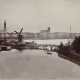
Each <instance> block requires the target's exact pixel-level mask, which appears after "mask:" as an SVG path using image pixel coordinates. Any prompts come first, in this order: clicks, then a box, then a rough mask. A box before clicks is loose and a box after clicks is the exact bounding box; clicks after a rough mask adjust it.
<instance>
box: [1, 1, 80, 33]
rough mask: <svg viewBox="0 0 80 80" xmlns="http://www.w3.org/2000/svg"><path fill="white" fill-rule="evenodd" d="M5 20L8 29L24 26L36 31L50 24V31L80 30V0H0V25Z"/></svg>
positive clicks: (28, 29)
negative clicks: (70, 28)
mask: <svg viewBox="0 0 80 80" xmlns="http://www.w3.org/2000/svg"><path fill="white" fill-rule="evenodd" d="M4 19H5V20H6V21H7V27H8V31H13V30H15V29H18V28H17V27H18V26H17V25H21V26H23V27H24V31H28V32H29V31H30V32H38V31H39V30H41V29H45V28H47V27H48V26H49V24H50V26H51V31H53V32H54V31H55V32H57V31H60V32H61V31H62V32H64V31H68V32H69V26H70V24H71V26H72V32H80V0H0V25H1V26H2V23H3V21H4Z"/></svg>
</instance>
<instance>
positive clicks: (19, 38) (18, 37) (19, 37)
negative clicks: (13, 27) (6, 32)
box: [14, 27, 23, 42]
mask: <svg viewBox="0 0 80 80" xmlns="http://www.w3.org/2000/svg"><path fill="white" fill-rule="evenodd" d="M22 31H23V27H22V28H21V30H20V31H19V32H17V31H14V32H16V34H17V39H18V41H19V42H22V40H23V36H22Z"/></svg>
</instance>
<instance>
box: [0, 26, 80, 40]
mask: <svg viewBox="0 0 80 80" xmlns="http://www.w3.org/2000/svg"><path fill="white" fill-rule="evenodd" d="M22 35H23V38H24V39H73V38H74V37H75V36H80V33H67V32H53V33H51V32H50V27H48V28H47V29H46V30H40V32H38V33H31V32H22ZM3 37H4V33H3V32H1V33H0V38H3ZM6 37H7V38H8V39H14V38H17V34H16V33H15V32H13V33H6Z"/></svg>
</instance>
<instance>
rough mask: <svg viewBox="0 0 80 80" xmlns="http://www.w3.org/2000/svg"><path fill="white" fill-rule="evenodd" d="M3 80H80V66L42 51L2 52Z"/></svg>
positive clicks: (0, 61) (0, 54) (0, 77)
mask: <svg viewBox="0 0 80 80" xmlns="http://www.w3.org/2000/svg"><path fill="white" fill-rule="evenodd" d="M0 79H1V80H80V66H78V65H76V64H74V63H72V62H69V61H67V60H64V59H61V58H59V57H58V56H57V54H56V53H53V55H52V56H51V55H47V54H46V52H45V51H42V50H24V51H22V52H20V51H17V50H11V51H2V52H0Z"/></svg>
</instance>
